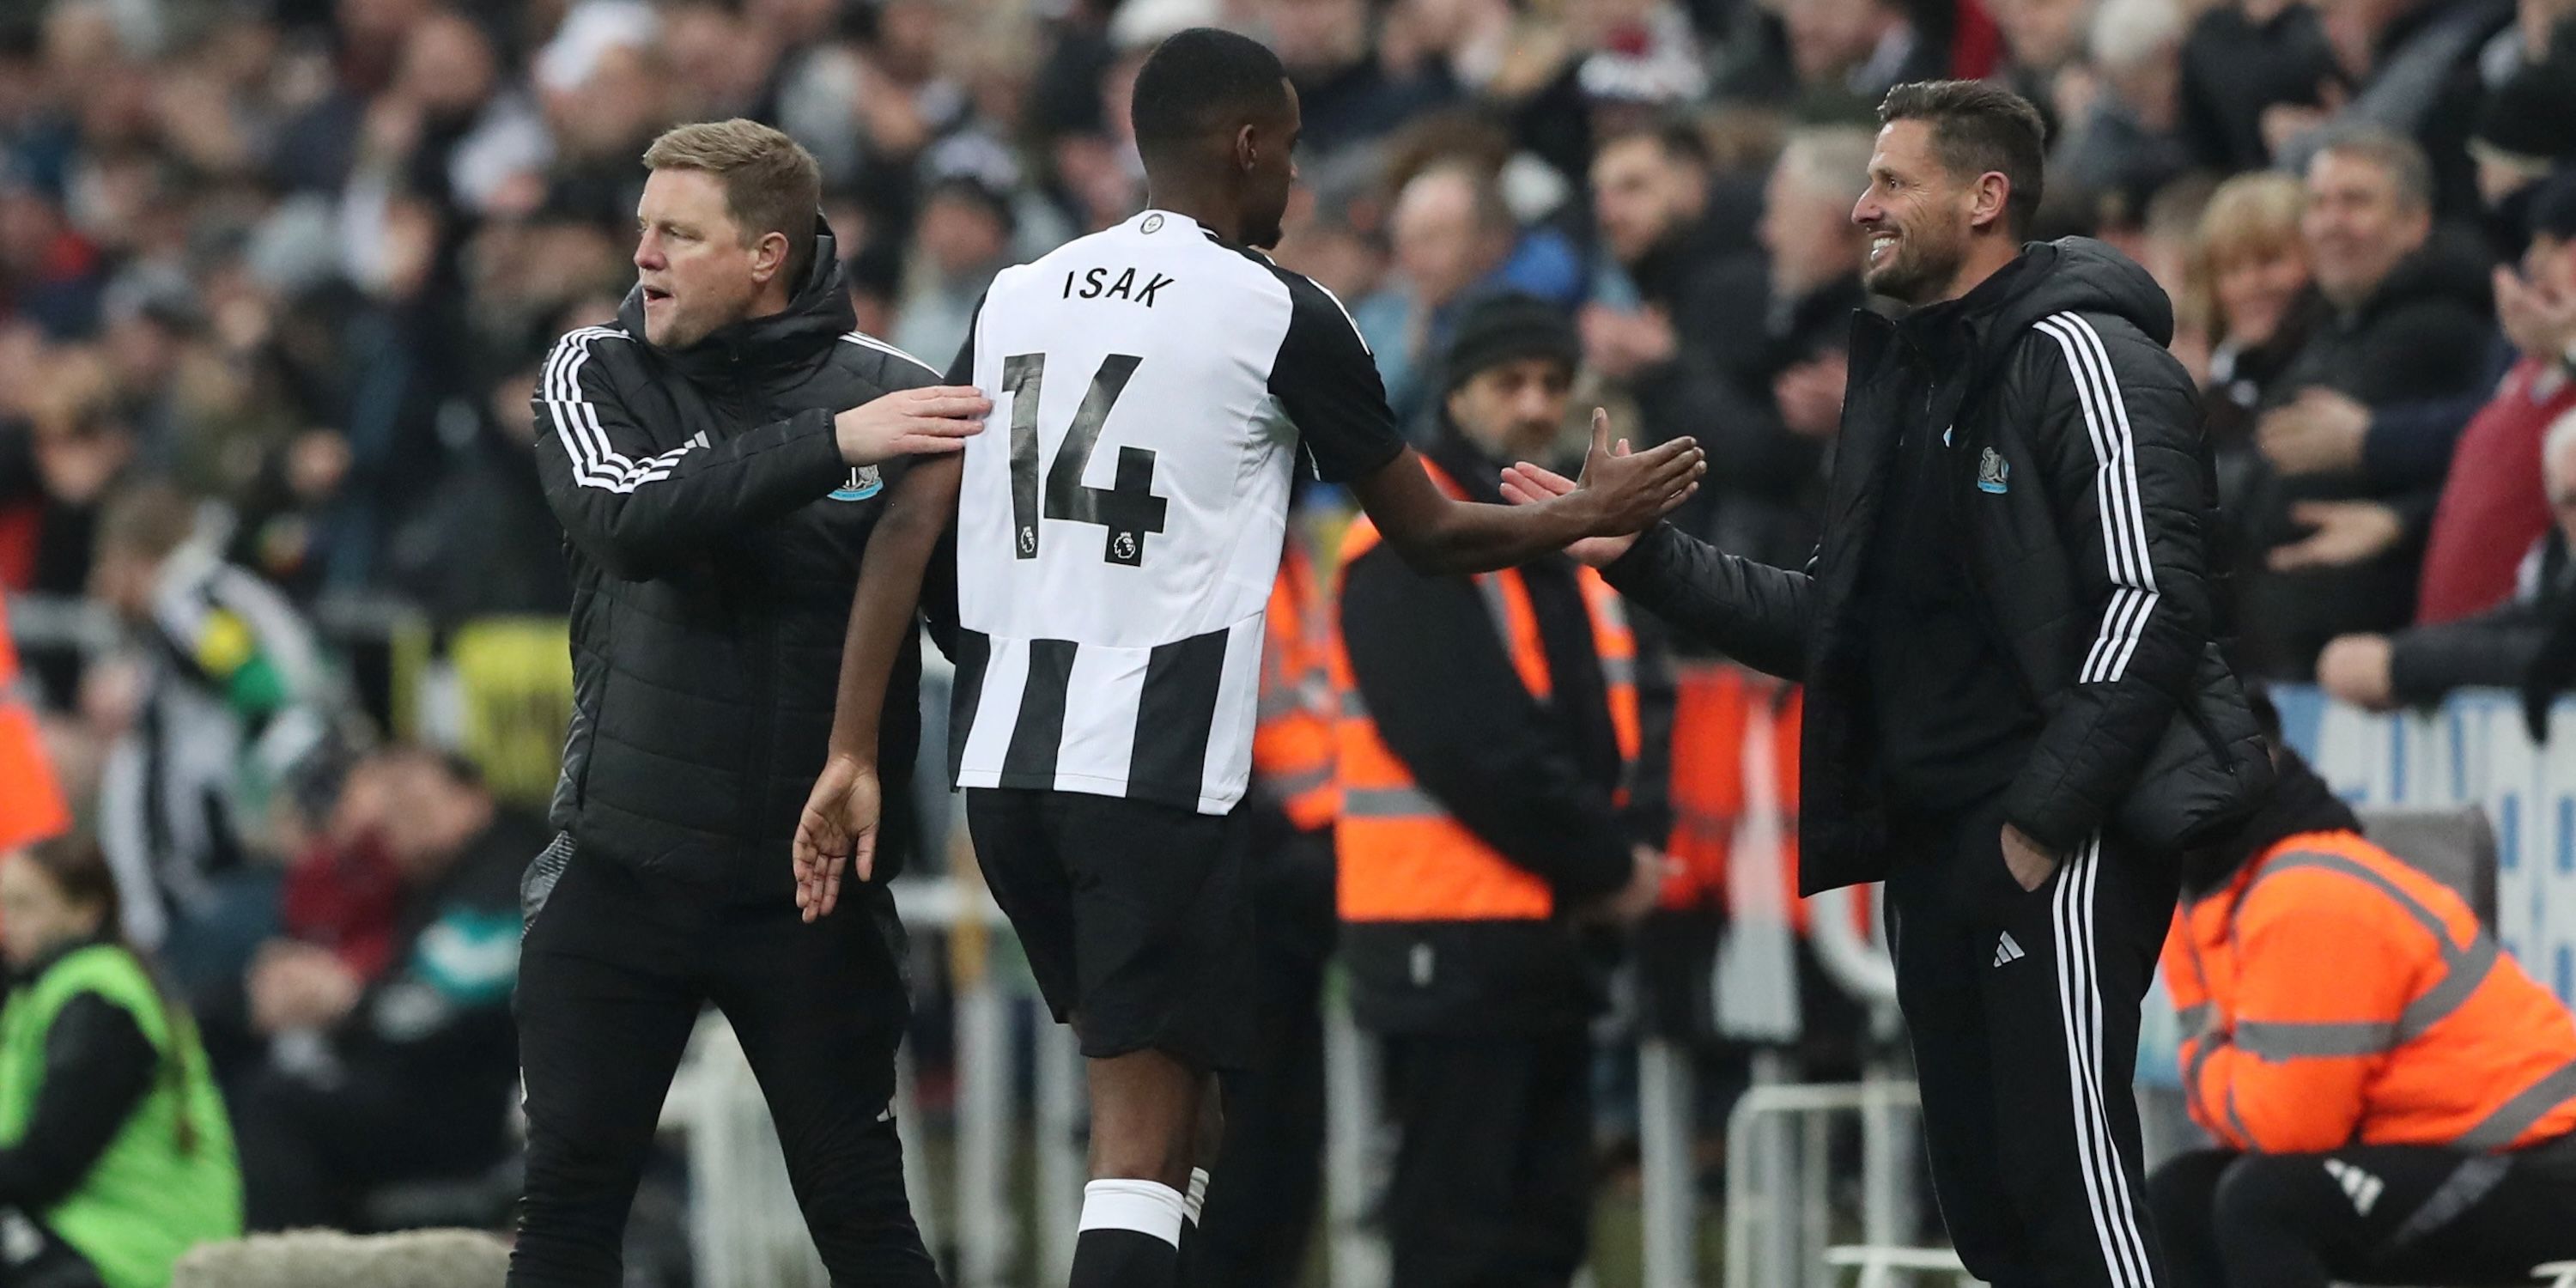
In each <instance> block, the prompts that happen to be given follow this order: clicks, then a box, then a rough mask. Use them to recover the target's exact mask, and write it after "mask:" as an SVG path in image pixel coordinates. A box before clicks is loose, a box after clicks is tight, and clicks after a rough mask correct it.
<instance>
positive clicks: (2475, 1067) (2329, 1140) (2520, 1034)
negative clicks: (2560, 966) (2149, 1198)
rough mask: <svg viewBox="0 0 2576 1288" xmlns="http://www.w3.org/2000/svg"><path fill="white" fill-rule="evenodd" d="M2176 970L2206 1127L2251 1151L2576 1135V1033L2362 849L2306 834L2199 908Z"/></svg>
mask: <svg viewBox="0 0 2576 1288" xmlns="http://www.w3.org/2000/svg"><path fill="white" fill-rule="evenodd" d="M2164 972H2165V981H2166V984H2167V986H2168V987H2169V988H2171V989H2172V991H2173V997H2174V1005H2175V1007H2176V1008H2177V1009H2178V1010H2179V1011H2180V1012H2181V1014H2182V1021H2183V1029H2184V1032H2185V1034H2186V1035H2187V1036H2185V1038H2184V1039H2183V1045H2182V1061H2183V1087H2184V1091H2185V1094H2186V1095H2187V1096H2188V1097H2189V1100H2190V1107H2191V1116H2192V1117H2193V1119H2195V1120H2196V1121H2198V1122H2199V1123H2200V1125H2201V1126H2203V1127H2205V1128H2207V1129H2209V1131H2210V1132H2212V1133H2213V1134H2215V1135H2216V1136H2218V1137H2219V1138H2220V1139H2221V1140H2223V1141H2225V1142H2226V1143H2227V1144H2229V1145H2230V1146H2233V1147H2235V1148H2237V1149H2240V1150H2247V1151H2252V1152H2260V1153H2273V1154H2307V1153H2322V1152H2325V1151H2328V1150H2333V1149H2338V1148H2341V1147H2343V1146H2346V1145H2353V1144H2363V1145H2447V1146H2452V1147H2454V1148H2459V1149H2467V1150H2480V1151H2490V1152H2491V1151H2500V1150H2509V1149H2517V1148H2521V1147H2523V1146H2525V1145H2529V1144H2533V1143H2536V1142H2539V1141H2543V1140H2548V1139H2552V1138H2554V1137H2557V1136H2560V1135H2564V1134H2565V1133H2567V1132H2568V1131H2569V1130H2570V1129H2576V1017H2571V1016H2570V1015H2569V1013H2568V1010H2567V1008H2566V1007H2565V1006H2563V1005H2561V1004H2560V1003H2559V1001H2558V999H2557V998H2555V997H2553V996H2551V995H2550V994H2549V992H2548V991H2547V990H2545V989H2543V988H2542V987H2541V986H2540V985H2539V984H2538V983H2535V982H2534V981H2533V980H2532V978H2531V977H2530V976H2529V975H2526V974H2524V973H2523V970H2522V968H2521V967H2520V966H2519V965H2516V964H2515V962H2514V960H2513V959H2512V958H2510V957H2508V956H2506V955H2505V954H2504V953H2503V951H2502V950H2501V949H2500V948H2498V946H2497V944H2496V941H2495V940H2494V938H2493V937H2491V936H2489V935H2488V934H2487V933H2486V932H2485V931H2484V930H2483V929H2481V928H2480V927H2479V925H2478V922H2477V918H2476V916H2475V915H2473V914H2472V913H2471V912H2470V911H2469V907H2468V905H2467V904H2466V903H2465V902H2463V901H2462V900H2461V899H2460V897H2459V896H2458V895H2456V894H2454V893H2452V892H2451V890H2450V889H2449V888H2448V887H2446V886H2444V885H2443V884H2441V883H2440V882H2438V881H2435V880H2434V879H2433V878H2431V877H2428V876H2426V875H2424V874H2423V873H2421V872H2418V871H2416V870H2415V869H2413V868H2411V867H2408V866H2407V865H2406V864H2405V863H2404V862H2403V861H2401V860H2400V859H2398V858H2397V857H2396V856H2395V855H2393V854H2390V853H2389V852H2388V851H2386V850H2383V849H2381V848H2379V847H2378V846H2375V845H2372V844H2371V843H2370V842H2368V841H2366V840H2363V839H2362V838H2361V836H2360V834H2358V833H2355V832H2349V831H2336V832H2307V833H2302V834H2300V835H2296V836H2291V837H2286V838H2284V839H2282V840H2281V841H2280V842H2278V843H2276V844H2275V845H2273V846H2272V847H2271V848H2270V849H2268V850H2265V851H2264V852H2263V853H2262V854H2260V855H2257V856H2255V858H2254V859H2253V860H2251V861H2250V862H2248V863H2247V864H2246V865H2245V868H2244V870H2243V871H2241V872H2239V873H2237V874H2236V877H2235V878H2234V879H2233V880H2231V881H2230V882H2229V883H2228V884H2227V885H2226V886H2225V887H2224V888H2222V889H2219V890H2217V891H2214V892H2212V893H2211V894H2209V895H2207V896H2205V897H2203V898H2200V899H2197V900H2194V901H2192V902H2190V903H2187V904H2185V905H2184V906H2183V908H2182V910H2181V911H2180V912H2179V913H2178V914H2177V916H2176V918H2175V921H2174V928H2173V933H2172V935H2171V936H2170V937H2168V938H2167V939H2166V941H2165V950H2164Z"/></svg>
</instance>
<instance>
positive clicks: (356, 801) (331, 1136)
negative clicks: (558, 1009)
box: [235, 747, 547, 1229]
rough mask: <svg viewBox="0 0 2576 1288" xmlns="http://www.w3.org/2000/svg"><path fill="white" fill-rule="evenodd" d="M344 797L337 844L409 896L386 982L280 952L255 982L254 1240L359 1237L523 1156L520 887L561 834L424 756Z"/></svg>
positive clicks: (383, 757) (245, 1137)
mask: <svg viewBox="0 0 2576 1288" xmlns="http://www.w3.org/2000/svg"><path fill="white" fill-rule="evenodd" d="M346 791H347V793H348V796H347V797H344V800H343V806H344V808H343V809H342V810H341V811H340V814H339V817H338V818H337V819H336V820H335V824H336V826H335V831H341V832H343V834H344V836H345V838H346V839H347V840H349V841H351V842H353V843H354V842H357V841H359V840H361V839H364V840H367V841H371V842H372V843H374V844H377V845H380V846H381V847H382V852H383V853H384V855H385V857H386V858H387V859H389V860H390V861H391V863H392V866H393V868H394V870H395V871H396V872H397V873H398V874H399V876H400V880H401V897H400V898H401V901H400V905H399V908H398V911H397V912H396V915H395V919H394V931H393V934H392V937H391V939H390V941H389V948H390V951H389V952H388V953H387V955H386V957H385V959H384V960H385V963H386V966H387V969H385V970H384V971H383V972H382V973H380V974H376V975H373V976H370V975H368V974H365V973H362V971H361V970H360V969H359V967H358V965H353V964H352V962H351V961H350V960H349V958H348V957H347V956H345V955H344V954H343V953H341V952H335V951H333V950H332V949H331V948H328V947H324V946H321V945H317V944H307V943H298V942H294V941H288V940H278V941H272V942H270V943H268V944H266V945H264V946H263V947H262V948H261V950H260V952H259V956H258V958H257V959H256V960H255V961H254V962H253V964H252V966H251V968H250V970H249V972H248V973H247V974H246V976H245V977H244V978H243V981H242V983H241V993H242V996H241V1001H240V1003H239V1004H240V1005H241V1006H242V1007H243V1008H244V1010H245V1013H246V1015H247V1019H248V1022H249V1026H250V1028H251V1029H252V1030H253V1031H254V1032H256V1033H258V1034H259V1035H261V1036H263V1037H265V1038H267V1039H268V1044H269V1054H268V1058H267V1061H266V1064H265V1067H264V1068H262V1069H261V1070H260V1071H259V1072H258V1073H257V1074H256V1075H254V1076H253V1077H252V1078H251V1079H250V1080H249V1082H248V1083H247V1084H246V1085H245V1087H244V1089H243V1092H242V1095H241V1097H240V1100H239V1103H238V1104H237V1106H236V1108H235V1116H236V1118H237V1120H238V1122H239V1123H240V1130H241V1149H242V1166H243V1172H244V1176H245V1179H246V1182H247V1185H248V1193H249V1211H250V1224H251V1226H252V1227H253V1228H255V1229H286V1228H291V1227H296V1226H305V1225H332V1226H342V1227H347V1226H351V1225H355V1224H358V1223H360V1222H361V1221H362V1220H363V1218H364V1210H365V1203H366V1200H367V1198H368V1197H369V1196H370V1194H371V1193H373V1192H375V1191H378V1190H380V1189H381V1188H382V1187H385V1186H388V1185H391V1184H396V1183H400V1182H411V1181H422V1180H472V1179H477V1178H480V1177H482V1176H484V1175H485V1174H487V1173H488V1172H490V1171H491V1169H492V1168H493V1167H495V1166H496V1165H497V1164H499V1163H500V1162H501V1161H502V1160H503V1159H504V1158H505V1157H506V1156H507V1155H508V1152H509V1136H508V1120H509V1110H510V1101H511V1091H512V1088H513V1087H514V1085H515V1084H516V1081H517V1077H518V1040H517V1029H516V1027H515V1026H514V1024H513V1022H512V1020H511V1018H510V988H511V984H512V982H513V981H514V980H515V979H516V978H517V970H518V949H519V899H518V879H519V874H520V872H521V870H522V869H524V868H525V867H526V866H527V864H528V860H529V859H530V858H531V857H532V856H534V855H535V854H536V853H537V852H538V851H539V850H541V849H543V848H544V847H545V842H546V839H547V838H546V834H545V832H544V830H543V829H542V828H541V827H539V826H538V825H537V824H536V823H535V822H534V821H533V820H529V819H523V818H520V817H517V816H515V815H513V814H510V813H508V812H506V811H504V810H502V809H501V808H500V807H498V806H497V805H496V804H495V803H494V802H493V800H492V796H491V793H490V792H488V791H486V790H484V787H483V785H482V782H481V780H480V778H479V776H478V775H476V773H475V772H474V770H473V769H472V767H471V766H468V765H466V764H464V763H463V762H461V761H458V760H455V759H453V758H450V757H447V756H444V755H440V754H438V753H434V752H429V751H424V750H421V749H417V748H409V747H398V748H393V749H390V750H387V751H384V752H380V753H377V754H376V755H375V756H373V757H371V758H370V759H369V760H368V761H367V762H365V763H364V764H362V765H361V766H359V767H358V768H357V769H356V770H355V771H353V773H352V774H351V776H350V779H349V783H348V786H347V789H346ZM495 1215H497V1213H496V1214H495Z"/></svg>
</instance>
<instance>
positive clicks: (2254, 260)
mask: <svg viewBox="0 0 2576 1288" xmlns="http://www.w3.org/2000/svg"><path fill="white" fill-rule="evenodd" d="M2306 208H2307V189H2306V187H2305V186H2304V185H2302V184H2301V183H2300V182H2299V181H2298V180H2297V179H2295V178H2292V177H2291V176H2289V175H2286V174H2281V173H2279V172H2277V171H2257V172H2255V173H2252V174H2240V175H2237V176H2236V177H2234V178H2232V179H2229V180H2228V181H2227V182H2225V183H2222V184H2220V185H2219V186H2218V190H2217V191H2216V192H2214V193H2211V194H2210V198H2209V205H2208V207H2207V208H2206V209H2204V210H2203V211H2202V212H2201V216H2200V222H2199V226H2198V228H2197V235H2196V237H2195V239H2194V243H2193V247H2192V255H2191V266H2190V279H2189V280H2190V283H2191V285H2190V289H2189V290H2188V291H2187V292H2186V299H2185V301H2184V303H2185V308H2184V309H2183V310H2182V311H2183V312H2185V313H2197V314H2198V315H2199V325H2200V326H2201V327H2202V328H2203V329H2204V330H2205V331H2206V333H2207V335H2208V337H2209V343H2210V350H2209V369H2208V372H2207V375H2206V378H2205V380H2204V383H2203V385H2202V389H2201V394H2202V399H2201V409H2202V415H2203V417H2204V420H2203V432H2204V433H2206V434H2207V435H2208V438H2209V444H2210V456H2211V460H2212V463H2213V464H2214V466H2215V467H2216V470H2217V478H2218V507H2217V517H2218V523H2219V525H2220V532H2221V539H2220V541H2219V542H2218V543H2217V544H2218V549H2219V552H2220V557H2218V558H2217V559H2215V560H2213V563H2214V564H2215V565H2216V566H2218V567H2221V568H2242V567H2246V566H2248V565H2247V563H2246V561H2248V560H2259V559H2260V558H2261V557H2262V554H2263V545H2262V543H2261V541H2260V539H2259V529H2258V526H2257V525H2256V523H2255V520H2254V508H2255V506H2256V504H2257V503H2258V501H2259V500H2260V499H2261V497H2262V494H2263V493H2264V492H2265V491H2266V490H2267V489H2269V488H2270V486H2271V482H2272V476H2271V471H2270V468H2269V467H2268V466H2266V465H2265V464H2264V462H2263V456H2262V453H2261V452H2260V451H2259V450H2258V449H2257V448H2256V446H2255V436H2254V435H2255V425H2256V420H2257V417H2258V416H2259V415H2260V413H2261V410H2262V409H2263V408H2264V407H2265V406H2267V405H2269V404H2270V403H2271V402H2273V401H2274V400H2275V397H2276V392H2277V390H2278V389H2279V388H2280V381H2281V377H2282V373H2283V372H2284V371H2286V370H2287V369H2288V368H2289V365H2290V363H2291V361H2292V360H2293V359H2295V358H2297V357H2298V354H2299V350H2300V349H2301V348H2303V347H2304V346H2305V345H2306V344H2307V340H2308V334H2309V333H2310V332H2311V331H2313V330H2314V329H2315V328H2316V327H2317V326H2318V325H2319V324H2320V323H2321V322H2322V321H2323V320H2324V316H2325V313H2326V304H2325V298H2324V297H2323V296H2321V295H2318V294H2317V293H2316V292H2315V291H2314V290H2312V289H2310V287H2311V284H2312V283H2311V278H2310V274H2309V271H2308V247H2307V242H2306V240H2305V238H2304V237H2303V236H2302V235H2301V233H2300V224H2301V222H2302V216H2303V214H2304V213H2305V211H2306ZM2225 584H2226V585H2227V587H2228V589H2229V590H2230V591H2241V590H2243V589H2244V581H2243V580H2242V579H2241V578H2231V579H2229V580H2228V581H2227V582H2226V583H2225ZM2227 608H2228V612H2229V622H2230V630H2231V632H2238V631H2242V630H2243V629H2244V620H2243V619H2244V616H2245V614H2246V612H2248V611H2251V610H2249V609H2248V608H2246V607H2244V606H2242V605H2239V604H2237V603H2235V602H2234V600H2233V598H2232V596H2231V598H2230V599H2229V601H2228V603H2227ZM2241 660H2242V661H2244V662H2245V663H2247V664H2248V667H2249V669H2260V667H2261V665H2262V663H2261V660H2260V659H2258V658H2253V657H2248V658H2244V659H2241Z"/></svg>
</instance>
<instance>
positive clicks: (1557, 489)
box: [1503, 442, 1637, 568]
mask: <svg viewBox="0 0 2576 1288" xmlns="http://www.w3.org/2000/svg"><path fill="white" fill-rule="evenodd" d="M1627 449H1628V445H1627V444H1626V443H1624V442H1623V443H1620V444H1619V446H1618V450H1619V451H1620V452H1622V453H1624V452H1626V451H1627ZM1576 486H1577V485H1576V483H1575V481H1574V480H1572V479H1570V478H1567V477H1565V476H1564V475H1562V474H1559V473H1557V472H1556V471H1554V470H1551V469H1549V468H1547V467H1546V466H1543V465H1532V464H1530V463H1529V462H1528V461H1522V462H1520V463H1519V464H1517V465H1513V466H1509V467H1507V468H1505V469H1504V470H1503V499H1504V500H1507V501H1509V502H1511V503H1512V504H1514V505H1536V504H1538V503H1539V502H1541V501H1548V500H1553V499H1555V498H1557V497H1560V496H1565V495H1567V494H1568V493H1571V492H1573V491H1574V489H1575V487H1576ZM1636 544H1637V534H1635V533H1633V532H1632V533H1629V534H1627V535H1626V536H1618V537H1585V538H1583V539H1582V540H1580V541H1577V542H1575V543H1574V544H1572V545H1570V546H1567V547H1566V548H1565V553H1567V554H1569V555H1572V556H1574V558H1575V559H1576V560H1577V561H1578V562H1581V563H1585V564H1589V565H1591V566H1592V567H1595V568H1607V567H1609V566H1610V565H1611V564H1614V563H1617V562H1618V561H1619V556H1621V555H1624V554H1626V553H1628V549H1629V547H1631V546H1634V545H1636Z"/></svg>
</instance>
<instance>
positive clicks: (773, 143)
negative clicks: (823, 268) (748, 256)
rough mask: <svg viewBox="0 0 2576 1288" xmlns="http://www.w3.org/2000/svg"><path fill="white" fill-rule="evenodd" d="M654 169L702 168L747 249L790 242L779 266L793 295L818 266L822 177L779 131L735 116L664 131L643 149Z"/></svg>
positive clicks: (648, 165) (802, 151)
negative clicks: (774, 240) (769, 241)
mask: <svg viewBox="0 0 2576 1288" xmlns="http://www.w3.org/2000/svg"><path fill="white" fill-rule="evenodd" d="M644 168H646V169H648V170H698V171H702V172H704V173H706V174H709V175H712V176H714V177H715V180H716V182H717V183H718V184H720V185H722V186H723V188H724V194H725V213H726V214H729V215H731V216H733V221H734V225H735V227H736V228H737V229H738V230H739V232H740V234H741V237H742V244H743V245H744V246H745V247H749V246H750V245H752V244H753V243H754V242H757V241H759V240H760V239H761V238H763V237H766V236H768V235H769V234H771V233H777V234H779V235H781V236H783V237H785V238H786V239H787V262H786V263H784V264H782V265H780V266H779V267H780V269H781V271H782V273H783V274H784V276H785V280H786V285H787V293H788V294H789V295H794V294H796V292H797V291H798V290H799V289H800V288H802V287H803V286H804V285H805V277H806V274H808V273H810V272H812V271H813V267H814V222H815V212H816V211H817V210H819V209H821V208H822V205H823V171H822V167H821V166H820V165H818V164H816V162H815V160H814V154H813V153H811V152H808V151H806V150H805V146H804V145H803V144H801V143H798V142H797V141H796V140H794V139H791V138H789V137H787V135H786V134H784V133H782V132H780V131H779V130H778V129H776V128H775V127H773V126H767V125H763V124H761V123H760V122H758V121H754V120H748V119H746V118H743V117H735V118H734V119H732V120H729V121H699V122H696V123H694V124H690V125H682V126H678V127H675V128H673V129H670V130H666V131H664V132H663V133H662V135H661V137H659V138H656V139H654V140H653V145H652V146H651V147H648V148H646V149H645V150H644Z"/></svg>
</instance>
